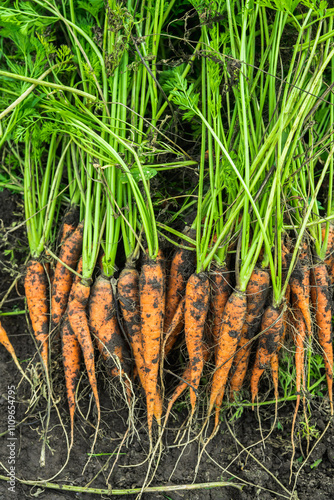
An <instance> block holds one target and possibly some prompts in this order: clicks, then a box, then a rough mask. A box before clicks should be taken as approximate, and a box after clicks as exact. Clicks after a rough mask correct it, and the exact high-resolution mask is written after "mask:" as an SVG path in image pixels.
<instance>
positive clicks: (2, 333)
mask: <svg viewBox="0 0 334 500" xmlns="http://www.w3.org/2000/svg"><path fill="white" fill-rule="evenodd" d="M0 344H2V345H3V346H4V348H5V349H7V351H8V352H9V354H10V355H11V356H12V358H13V361H14V363H15V364H16V367H17V369H18V370H19V371H20V372H21V374H22V375H23V377H24V378H26V379H27V380H29V379H28V377H27V375H26V374H25V373H24V371H23V370H22V367H21V365H20V363H19V361H18V359H17V357H16V354H15V351H14V347H13V346H12V344H11V342H10V340H9V338H8V335H7V332H6V330H5V329H4V327H3V326H2V324H1V321H0ZM29 382H30V381H29Z"/></svg>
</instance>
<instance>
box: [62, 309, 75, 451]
mask: <svg viewBox="0 0 334 500" xmlns="http://www.w3.org/2000/svg"><path fill="white" fill-rule="evenodd" d="M60 335H61V340H62V352H63V365H64V374H65V385H66V392H67V401H68V406H69V410H70V422H71V447H72V445H73V434H74V412H75V389H76V381H77V378H78V375H79V372H80V344H79V342H78V339H77V338H76V336H75V334H74V332H73V330H72V328H71V325H70V322H69V320H68V315H67V313H66V314H65V317H64V321H63V322H62V324H61V332H60Z"/></svg>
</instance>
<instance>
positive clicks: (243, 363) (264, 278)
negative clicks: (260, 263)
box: [230, 268, 270, 400]
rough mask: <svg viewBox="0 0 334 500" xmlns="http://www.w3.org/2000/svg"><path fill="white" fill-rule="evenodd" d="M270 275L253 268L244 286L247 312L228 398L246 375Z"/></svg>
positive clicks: (237, 388) (231, 397)
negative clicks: (252, 340)
mask: <svg viewBox="0 0 334 500" xmlns="http://www.w3.org/2000/svg"><path fill="white" fill-rule="evenodd" d="M269 285H270V275H269V273H268V271H266V270H265V269H259V268H255V269H254V271H253V273H252V275H251V277H250V280H249V282H248V285H247V288H246V296H247V314H246V318H245V322H244V325H243V327H242V330H241V336H240V339H239V342H238V347H237V352H236V354H235V357H234V361H233V368H232V369H233V374H232V377H231V381H230V399H232V400H233V398H234V393H235V392H239V391H240V389H241V387H242V384H243V381H244V378H245V376H246V372H247V367H248V361H249V356H250V352H251V348H252V343H251V342H250V340H251V339H252V338H253V337H254V335H255V334H256V333H257V332H258V329H259V326H260V323H261V318H262V314H263V310H264V306H265V302H266V299H267V296H268V293H269Z"/></svg>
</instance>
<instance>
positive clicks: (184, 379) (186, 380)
mask: <svg viewBox="0 0 334 500" xmlns="http://www.w3.org/2000/svg"><path fill="white" fill-rule="evenodd" d="M202 345H203V359H204V362H206V361H207V360H208V359H209V356H210V350H209V348H208V346H207V345H206V344H205V343H204V344H202ZM189 384H191V366H190V364H189V363H188V365H187V367H186V368H185V370H184V372H183V374H182V376H181V380H180V382H179V384H178V385H177V387H176V388H175V390H174V392H173V394H172V396H171V397H170V400H169V403H168V406H167V410H166V417H165V425H166V423H167V420H168V418H169V415H170V412H171V410H172V408H173V406H174V403H175V401H176V400H177V399H178V398H179V397H180V396H181V394H182V393H183V391H185V389H187V387H189Z"/></svg>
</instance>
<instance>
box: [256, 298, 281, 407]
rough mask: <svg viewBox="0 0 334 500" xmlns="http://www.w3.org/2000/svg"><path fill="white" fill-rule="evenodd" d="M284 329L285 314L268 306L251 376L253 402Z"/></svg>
mask: <svg viewBox="0 0 334 500" xmlns="http://www.w3.org/2000/svg"><path fill="white" fill-rule="evenodd" d="M283 330H284V324H283V314H282V311H280V309H278V308H275V307H274V306H268V307H267V309H266V310H265V312H264V314H263V317H262V322H261V331H262V332H263V333H262V334H261V337H260V340H259V344H258V347H257V351H256V357H255V363H254V366H253V369H252V376H251V393H252V403H254V401H255V398H256V396H257V394H258V385H259V380H260V378H261V375H262V374H263V372H264V370H265V367H266V366H267V364H268V363H269V362H270V361H271V358H272V357H273V355H274V354H275V353H276V352H277V348H278V345H279V342H280V340H281V338H282V334H283Z"/></svg>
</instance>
